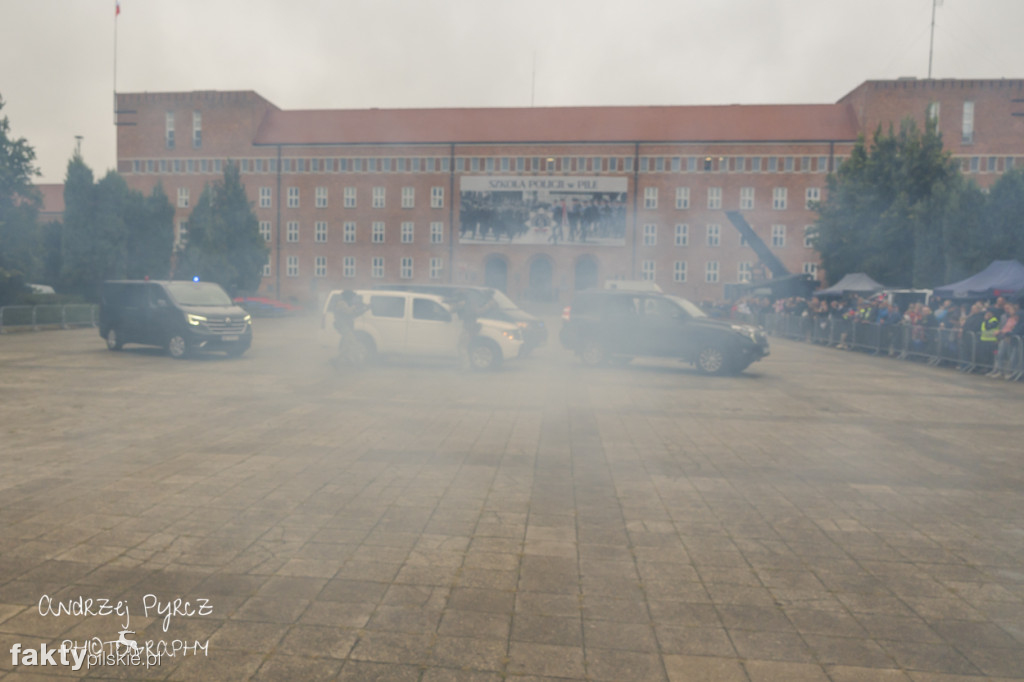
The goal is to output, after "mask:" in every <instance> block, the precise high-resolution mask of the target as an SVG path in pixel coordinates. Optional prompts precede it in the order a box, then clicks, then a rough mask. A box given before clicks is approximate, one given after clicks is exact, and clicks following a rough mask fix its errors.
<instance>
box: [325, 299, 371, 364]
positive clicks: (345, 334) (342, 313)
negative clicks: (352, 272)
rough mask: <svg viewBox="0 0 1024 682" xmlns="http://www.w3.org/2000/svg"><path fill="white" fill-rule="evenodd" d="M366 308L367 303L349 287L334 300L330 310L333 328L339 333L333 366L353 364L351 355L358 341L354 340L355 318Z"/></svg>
mask: <svg viewBox="0 0 1024 682" xmlns="http://www.w3.org/2000/svg"><path fill="white" fill-rule="evenodd" d="M368 309H369V308H368V307H367V305H366V304H365V303H363V299H362V298H360V297H359V296H358V295H357V294H356V292H354V291H352V290H351V289H346V290H345V291H343V292H341V295H340V296H338V297H337V298H336V299H335V300H334V304H333V306H332V309H331V312H333V313H334V328H335V329H336V330H337V332H338V334H339V335H340V338H339V339H338V355H337V357H335V358H334V360H333V361H332V362H331V364H333V365H334V366H335V368H339V367H341V366H343V365H345V364H355V363H354V361H353V355H354V353H355V347H356V344H357V343H358V341H357V340H356V318H357V317H359V316H360V315H362V314H363V313H365V312H366V311H367V310H368Z"/></svg>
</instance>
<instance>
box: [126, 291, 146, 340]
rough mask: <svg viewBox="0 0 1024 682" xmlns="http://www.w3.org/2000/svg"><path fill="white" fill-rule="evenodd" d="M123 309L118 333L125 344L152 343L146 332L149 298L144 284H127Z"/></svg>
mask: <svg viewBox="0 0 1024 682" xmlns="http://www.w3.org/2000/svg"><path fill="white" fill-rule="evenodd" d="M122 296H123V298H122V299H121V300H122V304H123V307H122V308H121V319H120V322H119V329H118V332H119V334H120V335H121V338H122V340H123V341H125V342H131V343H150V341H149V340H148V339H149V335H148V334H147V332H146V319H147V317H148V308H149V297H148V296H147V293H146V287H145V285H144V284H143V283H142V282H137V283H136V282H132V283H129V284H126V285H125V287H124V292H123V294H122Z"/></svg>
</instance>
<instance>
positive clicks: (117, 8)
mask: <svg viewBox="0 0 1024 682" xmlns="http://www.w3.org/2000/svg"><path fill="white" fill-rule="evenodd" d="M120 15H121V0H114V16H115V17H118V16H120Z"/></svg>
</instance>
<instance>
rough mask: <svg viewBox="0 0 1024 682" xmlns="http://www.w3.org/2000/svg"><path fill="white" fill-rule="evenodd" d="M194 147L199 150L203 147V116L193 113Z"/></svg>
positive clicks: (196, 112)
mask: <svg viewBox="0 0 1024 682" xmlns="http://www.w3.org/2000/svg"><path fill="white" fill-rule="evenodd" d="M192 146H193V147H195V148H196V149H199V148H200V147H202V146H203V114H202V113H201V112H198V111H193V112H192Z"/></svg>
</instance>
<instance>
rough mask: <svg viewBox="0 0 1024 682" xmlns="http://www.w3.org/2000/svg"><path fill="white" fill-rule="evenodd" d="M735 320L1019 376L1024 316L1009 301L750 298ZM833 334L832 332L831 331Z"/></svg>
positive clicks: (845, 345)
mask: <svg viewBox="0 0 1024 682" xmlns="http://www.w3.org/2000/svg"><path fill="white" fill-rule="evenodd" d="M731 314H732V316H733V317H735V318H738V319H744V320H747V321H749V322H752V323H755V324H759V325H761V326H764V327H766V328H767V329H768V330H769V331H782V329H780V328H779V326H780V324H784V325H785V327H784V331H785V332H787V333H789V334H790V335H794V336H797V335H798V336H800V337H803V338H804V339H805V340H806V341H809V342H821V343H830V344H832V345H834V346H835V347H837V348H841V349H850V348H853V347H857V348H859V349H862V350H871V351H873V352H876V353H888V354H889V355H902V356H904V357H907V356H920V357H928V358H931V359H934V360H935V361H936V362H947V363H950V364H954V365H957V366H959V367H960V368H962V369H966V370H970V371H975V370H979V369H981V370H990V371H988V374H987V376H989V377H992V378H1004V379H1015V378H1018V377H1020V375H1021V368H1022V367H1024V358H1022V357H1020V354H1021V352H1022V349H1024V318H1022V316H1021V315H1020V306H1019V305H1018V304H1017V303H1014V302H1012V301H1008V300H1006V299H1005V298H1002V297H1000V298H997V299H995V300H991V301H980V300H979V301H974V302H969V303H963V302H956V301H952V300H949V299H946V300H938V299H932V300H931V301H929V302H928V303H927V304H926V303H924V302H920V301H918V302H911V303H908V304H906V305H905V306H904V307H902V308H901V307H899V306H898V305H896V303H894V302H893V300H891V299H890V298H889V297H888V296H886V295H884V294H878V295H874V296H868V297H864V296H850V297H846V298H831V299H825V298H817V297H814V298H809V299H808V298H799V297H793V298H783V299H778V300H775V301H771V300H769V299H767V298H745V299H741V300H739V301H737V302H736V303H735V304H733V306H732V309H731ZM826 332H827V333H826Z"/></svg>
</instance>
